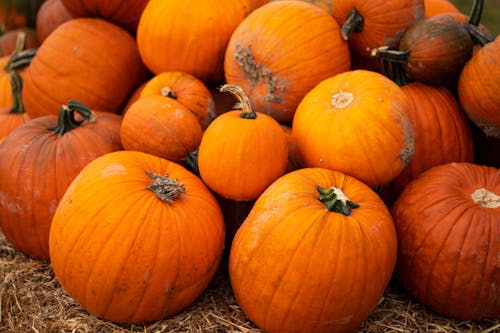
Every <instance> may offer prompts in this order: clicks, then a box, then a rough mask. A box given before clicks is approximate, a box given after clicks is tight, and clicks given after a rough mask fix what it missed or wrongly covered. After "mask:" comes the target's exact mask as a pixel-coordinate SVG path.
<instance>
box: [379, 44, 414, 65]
mask: <svg viewBox="0 0 500 333" xmlns="http://www.w3.org/2000/svg"><path fill="white" fill-rule="evenodd" d="M371 55H372V56H373V57H377V58H379V59H380V60H382V61H383V60H385V61H390V62H394V63H397V64H402V65H408V56H409V55H410V52H409V51H400V50H391V49H389V47H388V46H379V47H376V48H374V49H372V50H371Z"/></svg>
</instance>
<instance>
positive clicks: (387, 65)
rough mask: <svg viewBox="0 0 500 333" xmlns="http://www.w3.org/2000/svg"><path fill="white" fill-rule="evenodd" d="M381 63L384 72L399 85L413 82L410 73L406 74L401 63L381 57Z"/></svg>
mask: <svg viewBox="0 0 500 333" xmlns="http://www.w3.org/2000/svg"><path fill="white" fill-rule="evenodd" d="M380 64H381V72H382V74H384V75H385V76H386V77H387V78H389V79H391V80H392V81H394V82H395V83H396V84H397V85H398V86H400V87H402V86H404V85H406V84H408V83H410V82H412V80H410V78H409V77H408V75H406V73H405V72H404V71H403V68H402V67H401V64H399V63H396V62H392V61H388V60H386V59H381V60H380Z"/></svg>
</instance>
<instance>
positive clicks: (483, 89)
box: [458, 36, 500, 139]
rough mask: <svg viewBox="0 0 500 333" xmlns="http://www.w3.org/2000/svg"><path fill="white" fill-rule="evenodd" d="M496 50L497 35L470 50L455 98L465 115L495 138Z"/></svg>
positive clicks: (499, 105)
mask: <svg viewBox="0 0 500 333" xmlns="http://www.w3.org/2000/svg"><path fill="white" fill-rule="evenodd" d="M499 53H500V38H499V37H498V36H497V37H496V38H495V39H494V40H493V41H491V42H489V43H487V44H485V45H484V46H483V47H481V48H480V49H478V50H477V52H475V53H474V55H473V56H472V58H471V59H470V61H468V62H467V63H466V64H465V66H464V68H463V70H462V71H461V73H460V77H459V81H458V98H459V100H460V104H461V105H462V107H463V108H464V110H465V112H466V113H467V116H468V117H469V119H471V120H472V121H473V122H474V123H475V124H476V125H477V126H478V127H479V128H480V129H481V130H482V131H483V132H484V133H485V134H486V135H487V136H491V137H494V138H496V139H500V94H499V93H498V92H499V89H500V80H499V79H498V78H499V77H500V62H499V61H498V55H499ZM474 83H476V84H474ZM477 83H480V84H477Z"/></svg>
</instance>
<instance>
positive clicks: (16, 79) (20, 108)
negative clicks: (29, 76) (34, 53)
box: [0, 70, 30, 143]
mask: <svg viewBox="0 0 500 333" xmlns="http://www.w3.org/2000/svg"><path fill="white" fill-rule="evenodd" d="M9 80H10V84H11V92H12V96H13V103H12V106H11V107H4V108H0V143H1V142H2V141H3V139H4V138H5V137H6V136H7V134H9V133H10V132H12V131H13V130H14V129H15V128H17V127H19V126H21V125H22V124H24V123H25V122H27V121H28V120H29V119H30V117H29V116H28V115H27V114H26V112H24V105H23V101H22V97H21V90H22V87H23V79H22V78H21V75H19V73H18V72H17V71H15V70H13V71H11V72H10V74H9Z"/></svg>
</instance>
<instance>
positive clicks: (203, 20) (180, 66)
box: [137, 0, 258, 83]
mask: <svg viewBox="0 0 500 333" xmlns="http://www.w3.org/2000/svg"><path fill="white" fill-rule="evenodd" d="M254 2H255V1H251V0H225V1H221V0H219V1H198V2H197V3H196V7H194V6H193V4H192V3H190V2H189V1H181V2H179V1H176V0H150V1H149V2H148V4H147V6H146V8H145V9H144V11H143V13H142V16H141V19H140V21H139V26H138V28H137V45H138V48H139V52H140V53H141V57H142V59H143V61H144V63H145V64H146V66H148V68H149V69H150V70H151V72H153V73H154V74H159V73H161V72H169V71H182V72H187V73H189V74H192V75H194V76H196V77H197V78H198V79H200V80H202V81H203V82H205V83H208V82H220V81H222V80H223V79H224V74H223V60H224V51H225V49H226V47H227V43H228V42H229V38H230V36H231V34H232V33H233V31H234V29H235V28H236V26H237V25H238V24H239V23H240V22H241V21H242V20H243V18H244V17H245V16H246V15H248V13H250V12H251V11H252V10H253V9H254V7H253V6H257V5H258V4H257V2H255V3H254Z"/></svg>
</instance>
